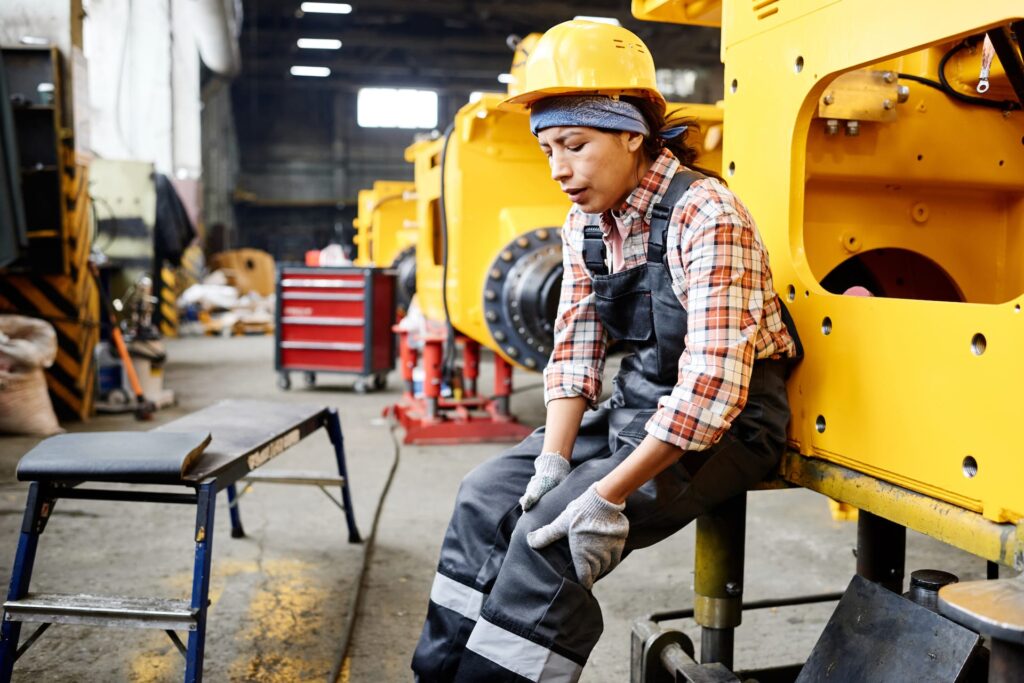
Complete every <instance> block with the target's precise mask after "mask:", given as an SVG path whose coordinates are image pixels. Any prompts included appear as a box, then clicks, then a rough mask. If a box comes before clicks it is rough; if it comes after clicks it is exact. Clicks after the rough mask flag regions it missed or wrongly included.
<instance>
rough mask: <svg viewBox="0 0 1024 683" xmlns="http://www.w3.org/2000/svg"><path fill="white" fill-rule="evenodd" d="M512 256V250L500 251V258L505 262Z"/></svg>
mask: <svg viewBox="0 0 1024 683" xmlns="http://www.w3.org/2000/svg"><path fill="white" fill-rule="evenodd" d="M513 258H514V256H513V254H512V252H511V251H509V250H508V249H506V250H505V251H503V252H501V260H502V261H504V262H505V263H508V262H509V261H511V260H512V259H513Z"/></svg>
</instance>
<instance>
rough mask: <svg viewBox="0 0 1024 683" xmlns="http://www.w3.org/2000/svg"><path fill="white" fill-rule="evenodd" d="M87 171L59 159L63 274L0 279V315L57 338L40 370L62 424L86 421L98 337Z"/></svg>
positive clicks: (69, 159) (71, 159)
mask: <svg viewBox="0 0 1024 683" xmlns="http://www.w3.org/2000/svg"><path fill="white" fill-rule="evenodd" d="M87 171H88V169H87V167H86V165H85V164H84V163H82V162H78V163H76V162H75V158H74V156H73V154H72V155H70V156H66V157H65V168H64V173H62V174H61V182H62V194H63V197H64V202H65V206H64V207H63V208H64V240H63V244H62V249H63V250H64V251H63V259H64V262H65V264H66V267H65V269H64V274H59V275H41V274H4V275H0V313H16V314H19V315H27V316H31V317H34V318H41V319H43V320H46V321H47V322H49V323H51V324H52V325H53V327H54V330H55V331H56V333H57V358H56V360H55V361H54V363H53V365H52V366H51V367H49V368H47V369H46V383H47V385H48V387H49V390H50V398H51V399H52V400H53V405H54V409H55V410H56V411H57V413H58V415H60V416H61V418H62V419H86V418H87V417H89V415H90V414H91V413H92V410H93V401H94V399H95V391H96V365H95V360H94V353H95V348H96V344H97V343H98V342H99V337H100V301H99V292H98V290H97V287H96V282H95V280H93V277H92V274H91V273H90V272H89V267H88V265H89V250H90V249H91V247H92V228H91V218H90V214H89V199H88V195H87V192H86V190H87V185H88V183H87Z"/></svg>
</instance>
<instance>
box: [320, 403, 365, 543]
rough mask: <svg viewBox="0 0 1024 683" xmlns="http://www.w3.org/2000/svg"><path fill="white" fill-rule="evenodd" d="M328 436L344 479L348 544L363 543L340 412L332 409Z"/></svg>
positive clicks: (340, 474)
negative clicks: (357, 519) (357, 525)
mask: <svg viewBox="0 0 1024 683" xmlns="http://www.w3.org/2000/svg"><path fill="white" fill-rule="evenodd" d="M326 427H327V434H328V436H330V438H331V443H332V444H334V457H335V458H336V459H337V461H338V475H339V476H340V477H341V478H342V479H344V480H345V481H344V483H343V484H342V485H341V502H342V504H343V505H344V507H345V522H346V523H347V524H348V542H349V543H362V542H363V539H362V538H361V537H360V535H359V529H357V528H356V516H355V511H354V510H353V509H352V494H351V492H350V491H349V486H348V468H347V467H346V465H345V437H344V436H342V434H341V420H340V419H339V418H338V411H337V410H335V409H334V408H331V409H330V410H329V411H328V413H327V424H326Z"/></svg>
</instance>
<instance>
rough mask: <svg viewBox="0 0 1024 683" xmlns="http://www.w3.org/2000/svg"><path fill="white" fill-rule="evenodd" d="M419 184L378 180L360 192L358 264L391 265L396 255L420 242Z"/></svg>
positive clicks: (355, 240) (357, 229)
mask: <svg viewBox="0 0 1024 683" xmlns="http://www.w3.org/2000/svg"><path fill="white" fill-rule="evenodd" d="M415 189H416V184H415V183H412V182H408V181H401V180H377V181H374V183H373V187H372V188H371V189H369V190H360V191H359V215H358V216H357V217H356V219H355V220H354V221H352V224H353V225H354V226H355V228H356V236H355V239H354V240H353V241H354V242H355V244H356V248H357V251H356V260H355V264H356V265H357V266H364V267H367V266H373V267H377V268H388V267H390V266H392V265H394V262H395V257H397V256H398V255H399V254H401V253H402V252H403V251H405V250H406V249H408V248H409V247H413V246H415V245H416V198H415V196H413V193H414V191H415Z"/></svg>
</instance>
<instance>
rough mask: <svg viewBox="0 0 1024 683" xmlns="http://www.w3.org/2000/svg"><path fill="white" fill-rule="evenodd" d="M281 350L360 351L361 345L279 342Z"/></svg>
mask: <svg viewBox="0 0 1024 683" xmlns="http://www.w3.org/2000/svg"><path fill="white" fill-rule="evenodd" d="M281 348H282V349H305V350H307V351H362V350H363V345H362V344H353V343H346V342H302V341H286V342H281Z"/></svg>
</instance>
